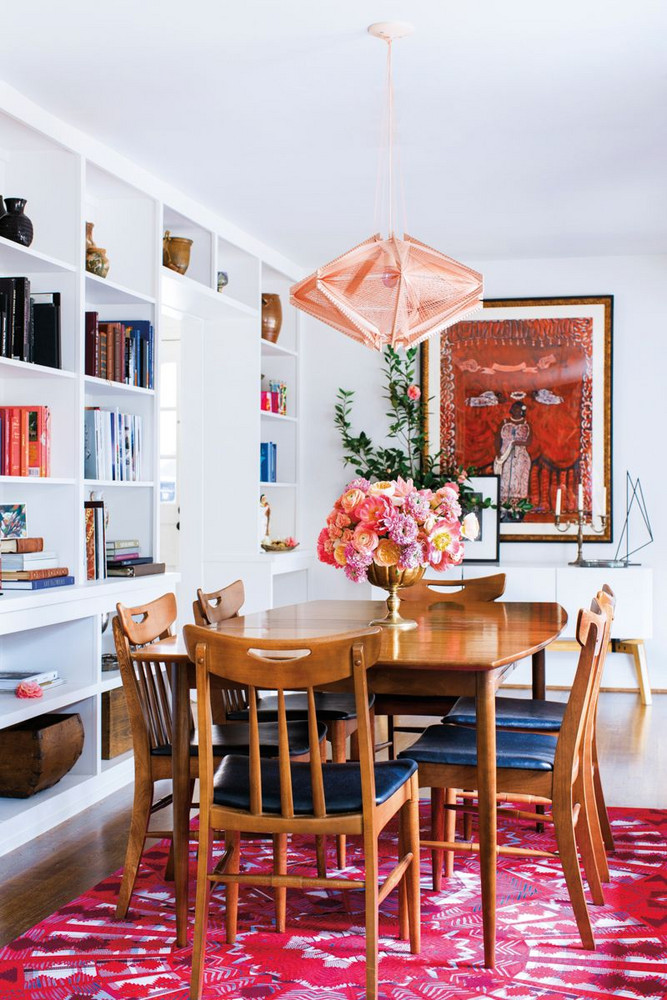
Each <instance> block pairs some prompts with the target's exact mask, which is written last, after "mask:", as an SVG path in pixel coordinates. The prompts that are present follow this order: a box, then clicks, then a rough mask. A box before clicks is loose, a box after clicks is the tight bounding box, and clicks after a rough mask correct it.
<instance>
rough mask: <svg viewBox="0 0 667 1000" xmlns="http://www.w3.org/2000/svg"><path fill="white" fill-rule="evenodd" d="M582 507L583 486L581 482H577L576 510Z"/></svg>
mask: <svg viewBox="0 0 667 1000" xmlns="http://www.w3.org/2000/svg"><path fill="white" fill-rule="evenodd" d="M583 509H584V488H583V486H582V485H581V483H579V488H578V490H577V510H583Z"/></svg>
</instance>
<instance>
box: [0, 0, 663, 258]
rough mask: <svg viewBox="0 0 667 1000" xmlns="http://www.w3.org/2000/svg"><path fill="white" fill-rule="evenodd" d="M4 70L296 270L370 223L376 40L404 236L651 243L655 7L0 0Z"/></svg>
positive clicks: (526, 247) (659, 149)
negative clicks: (398, 25)
mask: <svg viewBox="0 0 667 1000" xmlns="http://www.w3.org/2000/svg"><path fill="white" fill-rule="evenodd" d="M1 6H2V16H1V18H0V23H1V27H2V36H3V42H2V49H1V55H0V75H1V76H2V77H4V78H5V79H6V80H7V82H8V83H10V84H11V85H13V86H14V87H16V88H17V89H18V90H20V91H22V92H23V93H25V94H26V95H27V96H29V97H31V98H32V99H33V100H35V101H36V102H37V103H39V104H41V105H43V106H44V107H46V108H47V109H49V110H50V111H52V112H54V113H55V114H56V115H59V116H60V117H62V118H64V119H66V120H68V121H69V122H71V123H73V124H75V125H77V126H79V127H80V128H81V129H83V130H84V131H86V132H89V133H91V134H92V135H95V136H97V137H98V138H100V139H102V140H103V141H105V142H107V143H108V144H110V145H112V146H114V147H115V148H117V149H119V150H120V151H121V152H124V153H125V154H126V155H128V156H129V157H130V158H132V159H133V160H135V161H136V162H137V163H140V164H141V165H143V166H145V167H147V168H149V169H150V170H152V171H153V172H155V173H157V174H159V175H161V176H163V177H164V178H166V179H167V180H169V181H171V182H173V183H174V184H175V185H177V186H178V187H180V188H181V189H183V190H184V191H187V192H188V193H189V194H191V195H193V196H194V197H196V198H198V199H199V200H201V201H203V202H204V203H206V204H209V205H211V206H212V207H214V208H216V209H217V210H218V211H220V213H221V214H223V215H225V216H227V217H228V218H229V219H231V220H232V221H234V222H235V223H237V224H238V225H240V226H242V227H243V228H245V229H246V230H247V231H249V232H251V233H253V234H254V235H256V236H258V237H260V238H262V239H264V240H265V241H266V242H268V243H270V244H272V245H274V246H276V247H277V248H279V249H281V250H282V251H283V252H285V253H286V254H287V255H289V256H291V257H292V258H293V259H294V260H296V261H299V262H301V263H303V264H305V265H307V266H310V265H315V264H317V263H323V262H324V261H325V260H328V259H330V258H332V257H335V256H337V255H338V254H339V253H341V252H342V251H344V250H346V249H348V247H350V246H352V245H353V244H354V243H356V242H358V241H359V240H361V239H363V238H365V237H366V236H368V235H370V234H371V233H372V232H373V231H374V221H375V216H374V201H375V187H376V176H377V149H378V145H379V142H380V116H381V111H382V100H383V85H384V59H385V47H384V45H382V44H381V43H380V42H378V41H377V40H375V39H373V38H371V37H370V36H369V35H367V33H366V26H367V25H368V24H369V23H370V22H372V21H376V20H384V19H387V18H400V19H409V20H411V21H412V22H413V23H414V24H415V26H416V29H417V30H416V33H415V34H414V35H413V36H412V37H410V38H408V39H406V40H404V41H401V42H399V43H397V45H396V47H395V56H394V65H395V85H396V101H397V115H398V127H399V137H400V147H401V157H402V162H403V173H404V179H405V192H406V203H407V222H408V225H407V227H406V228H407V229H408V232H410V233H411V234H412V235H414V236H417V237H418V238H419V239H421V240H423V241H424V242H426V243H430V244H432V245H434V246H437V247H438V249H440V250H442V251H443V252H445V253H448V254H450V255H452V256H456V257H459V258H460V259H462V260H466V259H480V258H485V257H537V256H574V255H577V256H578V255H598V254H626V253H630V254H632V253H654V252H665V251H667V195H666V190H667V189H666V184H665V173H666V167H667V156H666V153H667V129H666V128H665V124H666V117H667V58H666V56H667V3H666V2H665V0H560V2H554V0H552V2H551V3H547V2H546V0H505V2H504V3H501V2H500V0H459V2H458V3H454V0H402V2H398V0H273V2H271V0H235V2H234V3H231V2H229V0H227V2H224V0H217V2H213V0H179V2H176V0H139V2H137V0H108V2H106V3H92V2H91V0H59V2H58V3H53V0H31V2H30V3H19V2H18V0H13V2H12V3H11V4H10V3H8V2H7V0H5V3H4V4H2V5H1Z"/></svg>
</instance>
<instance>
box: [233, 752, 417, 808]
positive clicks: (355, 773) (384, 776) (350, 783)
mask: <svg viewBox="0 0 667 1000" xmlns="http://www.w3.org/2000/svg"><path fill="white" fill-rule="evenodd" d="M416 770H417V765H416V764H415V763H414V761H412V760H392V761H380V762H379V763H377V764H376V765H375V802H376V805H380V804H381V803H382V802H386V801H387V799H388V798H390V796H391V795H393V794H394V792H396V791H397V790H398V789H399V788H400V787H401V785H403V784H404V783H405V782H406V781H407V780H408V778H409V777H410V775H412V774H414V772H415V771H416ZM322 778H323V783H324V795H325V801H326V808H327V812H328V813H351V812H361V772H360V769H359V764H356V763H349V764H325V765H323V768H322ZM292 792H293V796H294V812H295V814H296V815H299V816H301V815H308V814H310V813H312V812H313V798H312V793H311V782H310V764H292ZM213 801H214V802H215V803H216V804H217V805H219V806H226V807H227V808H231V809H244V810H246V811H248V810H249V809H250V782H249V778H248V758H247V757H240V756H235V755H233V756H229V757H225V759H224V760H223V762H222V764H221V765H220V767H219V768H218V770H217V772H216V775H215V780H214V789H213ZM262 809H263V810H264V812H267V813H275V814H280V781H279V776H278V761H277V760H265V761H262Z"/></svg>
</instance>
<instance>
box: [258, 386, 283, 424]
mask: <svg viewBox="0 0 667 1000" xmlns="http://www.w3.org/2000/svg"><path fill="white" fill-rule="evenodd" d="M260 408H261V409H262V410H266V411H268V412H269V413H279V414H281V416H283V417H284V416H287V385H286V384H285V382H278V381H274V380H271V381H270V382H269V388H268V389H262V390H261V393H260Z"/></svg>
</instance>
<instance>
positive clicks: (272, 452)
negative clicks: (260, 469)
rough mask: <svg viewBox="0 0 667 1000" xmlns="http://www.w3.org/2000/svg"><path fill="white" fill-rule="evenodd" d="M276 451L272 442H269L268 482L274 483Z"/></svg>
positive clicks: (275, 476)
mask: <svg viewBox="0 0 667 1000" xmlns="http://www.w3.org/2000/svg"><path fill="white" fill-rule="evenodd" d="M277 458H278V449H277V447H276V444H275V442H274V441H269V482H270V483H275V482H276V480H277V478H278V469H277Z"/></svg>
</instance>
